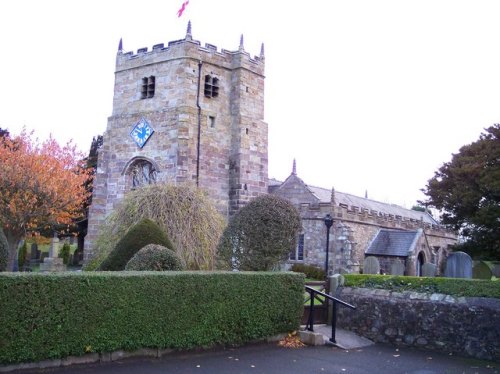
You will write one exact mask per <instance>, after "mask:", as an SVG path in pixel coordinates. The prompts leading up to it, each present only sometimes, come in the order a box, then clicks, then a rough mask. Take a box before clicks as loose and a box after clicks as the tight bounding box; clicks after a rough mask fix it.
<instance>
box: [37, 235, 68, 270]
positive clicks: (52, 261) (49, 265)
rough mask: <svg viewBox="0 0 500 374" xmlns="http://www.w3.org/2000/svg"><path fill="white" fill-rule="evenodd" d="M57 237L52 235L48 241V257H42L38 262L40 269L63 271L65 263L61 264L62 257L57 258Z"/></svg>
mask: <svg viewBox="0 0 500 374" xmlns="http://www.w3.org/2000/svg"><path fill="white" fill-rule="evenodd" d="M58 256H59V238H58V237H57V235H54V237H53V238H52V241H51V243H50V250H49V257H46V258H44V259H43V262H42V263H41V264H40V271H42V272H45V271H64V270H66V265H64V264H63V259H62V258H59V257H58Z"/></svg>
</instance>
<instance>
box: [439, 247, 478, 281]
mask: <svg viewBox="0 0 500 374" xmlns="http://www.w3.org/2000/svg"><path fill="white" fill-rule="evenodd" d="M444 276H445V277H447V278H468V279H470V278H472V259H471V257H470V256H469V255H468V254H467V253H465V252H453V253H450V255H449V256H448V259H447V260H446V268H445V270H444Z"/></svg>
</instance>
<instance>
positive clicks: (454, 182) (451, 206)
mask: <svg viewBox="0 0 500 374" xmlns="http://www.w3.org/2000/svg"><path fill="white" fill-rule="evenodd" d="M423 192H424V193H425V194H426V195H427V196H428V201H426V202H425V203H426V204H429V205H433V206H435V207H436V208H438V209H440V210H442V212H443V213H442V216H441V219H442V222H443V224H447V225H450V226H451V227H453V228H454V229H456V230H460V233H461V235H463V237H464V239H465V241H464V242H463V243H461V244H459V245H458V246H457V249H459V250H462V251H464V252H467V253H469V254H470V255H472V256H474V257H476V258H489V259H497V260H499V259H500V125H499V124H496V125H494V126H491V127H489V128H488V129H486V130H485V132H484V133H482V134H481V136H480V137H479V140H477V141H475V142H473V143H471V144H468V145H465V146H463V147H462V148H460V151H459V152H458V153H457V154H454V155H453V157H452V159H451V161H450V162H447V163H445V164H444V165H443V166H441V168H440V169H439V170H438V171H437V172H436V173H435V175H434V177H432V178H431V179H430V180H429V181H428V182H427V186H426V187H425V188H424V189H423Z"/></svg>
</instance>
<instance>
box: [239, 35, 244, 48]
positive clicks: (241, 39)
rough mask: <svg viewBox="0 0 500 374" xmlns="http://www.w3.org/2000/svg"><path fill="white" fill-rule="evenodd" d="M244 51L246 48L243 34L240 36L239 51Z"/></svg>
mask: <svg viewBox="0 0 500 374" xmlns="http://www.w3.org/2000/svg"><path fill="white" fill-rule="evenodd" d="M244 50H245V48H244V47H243V34H241V36H240V49H239V51H240V52H243V51H244Z"/></svg>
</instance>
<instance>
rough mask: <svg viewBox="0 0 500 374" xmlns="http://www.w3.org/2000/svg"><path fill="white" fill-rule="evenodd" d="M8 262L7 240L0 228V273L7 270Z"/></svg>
mask: <svg viewBox="0 0 500 374" xmlns="http://www.w3.org/2000/svg"><path fill="white" fill-rule="evenodd" d="M8 262H9V243H8V242H7V238H6V237H5V234H4V232H3V230H2V228H1V227H0V271H6V270H7V264H8Z"/></svg>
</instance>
